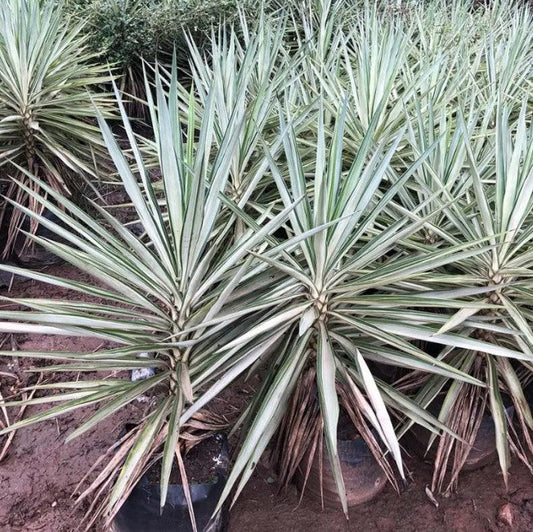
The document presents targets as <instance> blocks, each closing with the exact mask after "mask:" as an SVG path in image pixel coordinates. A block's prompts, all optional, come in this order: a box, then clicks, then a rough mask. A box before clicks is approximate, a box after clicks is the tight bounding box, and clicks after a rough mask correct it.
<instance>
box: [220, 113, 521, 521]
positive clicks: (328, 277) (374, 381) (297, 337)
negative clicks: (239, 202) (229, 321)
mask: <svg viewBox="0 0 533 532" xmlns="http://www.w3.org/2000/svg"><path fill="white" fill-rule="evenodd" d="M378 111H379V112H377V113H376V115H375V118H374V119H373V120H372V122H371V125H370V128H369V131H368V132H367V134H366V135H365V136H364V140H363V142H362V144H361V146H360V149H359V151H358V152H357V154H356V156H355V158H354V159H353V160H351V161H350V163H349V164H348V163H347V161H346V160H345V152H344V147H345V144H344V141H343V139H344V124H345V119H346V113H347V112H348V110H347V107H346V106H344V107H343V108H341V109H339V111H338V115H337V117H336V127H335V130H334V132H333V135H332V137H331V140H328V134H327V133H326V128H325V127H324V110H323V108H322V107H321V106H320V107H319V109H318V115H317V122H316V128H315V132H316V135H317V139H318V143H317V145H316V146H314V147H313V148H302V147H301V146H300V147H299V144H298V142H297V138H296V135H295V134H294V131H292V130H291V127H290V123H289V124H287V122H286V121H285V119H284V117H283V113H281V118H280V130H281V131H282V132H285V133H284V136H283V145H284V151H283V152H282V154H280V156H279V157H278V158H274V157H270V156H269V160H270V167H271V171H272V174H273V178H274V180H275V182H276V184H277V186H278V191H279V194H280V197H281V200H282V202H283V205H284V206H285V207H286V208H287V209H288V208H291V207H293V206H294V205H295V202H296V201H297V199H298V198H300V197H302V196H303V197H304V200H303V201H301V202H300V203H298V204H297V205H295V206H294V208H293V210H291V211H290V213H289V220H288V222H287V227H289V228H290V230H291V233H292V236H291V238H289V239H288V240H286V241H282V242H279V243H277V244H276V242H275V241H273V242H272V247H271V248H270V249H268V250H266V251H265V252H263V253H261V254H259V255H258V256H259V258H260V259H261V260H262V261H263V262H264V263H265V264H266V265H268V266H269V267H270V269H271V270H272V271H273V272H280V273H282V274H283V277H282V278H281V279H280V280H279V281H278V283H279V286H280V287H281V286H283V287H284V290H285V289H286V288H285V287H286V286H287V284H288V286H289V287H290V286H292V288H291V289H290V292H291V293H292V294H293V297H292V298H291V299H290V300H289V301H287V302H286V303H283V302H280V304H279V305H278V306H277V308H276V309H275V312H274V313H273V314H272V315H271V316H270V317H269V318H268V319H266V320H262V321H261V322H260V323H258V324H257V325H256V326H254V327H253V328H251V329H250V330H249V331H247V332H246V333H245V334H244V335H242V336H241V337H239V338H236V339H235V340H233V341H232V342H230V343H229V344H227V345H226V346H225V347H224V348H223V349H224V351H231V350H232V349H235V348H238V347H239V346H246V348H247V349H249V345H250V342H251V343H252V345H257V346H261V345H264V343H265V342H274V341H276V342H278V343H279V346H278V347H277V348H276V350H275V351H273V352H272V353H271V354H270V356H269V358H268V359H267V360H269V362H268V363H267V364H266V368H265V375H264V376H263V379H262V380H263V382H264V384H263V386H262V387H261V389H260V390H259V392H258V393H257V394H256V396H255V397H254V400H253V403H252V405H251V406H250V409H249V410H248V413H247V415H246V416H245V418H244V432H243V436H242V438H243V443H242V447H241V450H240V452H239V455H238V456H237V458H236V461H235V464H234V467H233V470H232V472H231V474H230V478H229V481H228V485H227V487H226V490H225V492H224V494H223V498H224V497H227V496H228V495H229V494H230V492H231V489H232V488H233V487H234V486H236V494H237V495H238V494H239V493H240V492H241V490H242V489H243V487H244V484H245V483H246V481H247V479H248V478H249V476H250V475H251V473H252V471H253V469H254V467H255V464H257V462H258V460H259V457H260V456H261V454H262V453H263V452H264V451H265V449H266V448H267V445H268V442H269V441H270V440H271V439H272V438H273V437H274V435H276V434H277V435H278V436H277V443H276V450H277V451H276V456H277V457H278V460H279V467H280V470H281V471H280V472H281V478H282V480H283V481H284V482H288V481H290V479H291V478H292V476H293V475H294V473H295V471H296V470H297V468H298V467H300V468H302V469H303V470H304V472H308V471H309V467H310V461H311V459H312V455H313V454H314V453H321V452H322V446H321V445H320V442H321V441H323V442H324V444H325V445H324V448H325V450H327V456H328V459H329V461H330V465H331V468H332V471H333V473H334V477H335V481H336V483H337V488H338V493H339V497H340V500H341V502H342V504H343V508H344V511H345V512H347V506H346V493H345V488H344V484H343V477H342V474H341V467H340V463H339V457H338V453H337V428H338V420H339V409H340V405H342V406H343V407H344V409H345V410H346V411H347V413H348V415H349V417H350V419H351V421H352V423H353V424H354V425H355V429H356V430H357V431H358V433H359V434H360V436H361V437H363V438H364V440H365V441H366V442H367V444H368V446H369V448H370V449H371V451H372V453H373V454H374V456H375V458H376V459H377V460H378V461H379V463H380V465H381V466H382V468H383V469H384V471H385V472H386V474H387V476H388V478H389V479H390V480H391V482H392V483H393V484H395V485H397V476H396V474H397V473H399V475H400V476H403V474H404V470H403V462H402V457H401V452H400V446H399V442H398V439H399V437H400V436H401V434H402V433H403V428H400V429H399V432H398V433H397V432H396V430H395V426H396V420H397V419H401V420H404V419H405V418H407V419H408V420H409V422H417V423H421V424H422V425H423V426H425V427H427V428H429V429H430V430H432V431H436V432H438V431H439V430H440V429H442V430H444V431H446V432H449V431H448V429H447V428H446V427H445V426H444V425H443V424H441V423H439V422H438V421H436V420H435V419H434V418H433V417H432V416H431V415H430V414H428V413H427V412H426V411H424V409H422V408H420V407H419V405H418V404H417V403H416V402H415V401H412V400H411V399H409V397H407V396H406V395H404V394H402V393H399V392H398V391H397V390H395V389H394V388H393V387H392V386H390V385H388V384H387V383H386V382H385V381H384V380H383V379H381V378H379V377H378V376H377V375H376V373H375V363H382V364H388V365H393V366H396V367H403V368H411V369H418V370H419V371H422V372H424V373H426V372H427V373H430V374H433V373H435V374H437V375H441V376H442V377H443V378H452V379H457V381H458V382H468V383H469V384H470V385H472V386H476V385H478V384H480V381H478V380H477V379H476V378H473V377H470V376H467V374H466V373H464V372H462V371H460V370H459V371H456V370H451V368H450V367H449V366H448V365H446V364H443V363H442V362H441V361H440V360H438V359H435V358H433V357H431V356H429V355H428V354H426V353H425V352H424V351H423V350H421V349H419V348H417V347H415V346H414V345H413V344H412V342H411V341H412V340H413V339H418V338H424V339H430V338H433V340H434V341H437V342H440V343H442V344H444V345H448V346H452V347H459V346H462V345H468V346H478V348H479V349H480V350H486V351H487V352H490V353H494V354H498V352H500V351H499V349H500V348H498V347H497V346H492V345H491V344H489V343H486V342H484V341H482V340H480V339H471V338H468V337H467V336H461V335H444V334H443V335H439V334H438V329H439V327H440V326H441V325H444V324H445V323H446V320H447V317H446V315H442V317H441V319H440V320H438V319H437V320H432V319H429V318H424V313H423V312H421V310H422V309H431V308H434V307H439V308H443V307H444V308H447V309H448V310H449V311H451V310H452V309H454V308H464V307H465V306H469V305H470V303H464V302H461V301H456V300H455V299H454V296H455V295H457V296H458V297H460V296H462V292H464V291H463V290H462V289H459V290H457V292H454V291H453V290H447V291H446V293H440V292H439V290H431V289H429V288H427V286H428V284H429V283H428V279H430V278H431V277H432V276H433V273H432V272H433V270H435V269H437V268H438V267H441V266H443V265H445V264H449V263H453V262H455V261H458V260H461V259H465V260H466V258H467V257H471V256H472V255H476V254H479V253H480V252H481V249H485V248H484V247H480V248H479V249H477V250H475V251H474V250H472V249H469V248H471V247H472V244H471V243H470V242H469V243H467V244H466V245H455V246H449V247H446V248H443V249H437V250H436V251H434V252H429V251H427V250H426V252H425V253H424V254H418V253H416V252H413V253H411V254H409V255H408V256H404V254H403V251H404V250H405V249H409V239H410V237H411V236H412V235H413V234H415V233H416V232H417V231H418V230H419V229H420V228H421V227H423V226H424V224H425V223H426V222H427V220H428V219H431V217H429V218H428V217H421V216H419V215H418V210H420V211H421V210H422V208H423V206H421V207H420V209H415V210H414V211H413V212H412V213H410V215H409V216H407V215H405V214H401V215H400V211H399V212H398V214H399V216H398V217H397V219H396V221H394V222H392V223H390V225H383V223H382V219H381V216H382V214H383V213H384V212H386V208H387V209H389V208H391V204H392V200H393V198H394V196H395V194H396V193H397V191H398V189H399V188H401V187H402V186H404V184H405V182H406V181H407V180H408V179H409V178H410V176H411V175H412V173H413V172H415V171H416V169H417V168H418V167H419V166H420V165H421V164H423V161H424V159H425V157H426V156H427V153H425V154H423V155H422V156H421V157H420V158H419V159H418V160H417V161H415V162H414V163H413V165H412V167H411V168H409V169H408V170H406V171H405V172H404V174H403V175H402V176H401V177H400V178H399V180H398V181H397V183H396V184H393V185H386V184H385V182H384V179H385V176H386V175H387V173H388V172H390V171H391V168H390V161H391V158H392V156H393V154H394V152H395V151H396V149H397V145H398V143H399V142H400V139H401V136H398V137H397V138H396V139H394V141H393V142H392V143H391V142H390V141H389V140H384V141H383V142H382V143H381V144H377V145H374V144H373V140H372V139H373V138H374V134H375V128H376V127H377V125H378V124H379V119H380V117H381V112H380V111H381V110H378ZM311 153H313V154H314V157H315V165H314V168H315V170H314V172H313V174H312V175H307V174H306V173H305V172H304V166H305V164H304V159H305V160H306V161H307V160H308V158H309V157H311V155H310V154H311ZM267 154H268V150H267ZM345 168H346V170H344V169H345ZM309 189H310V190H311V191H312V192H311V193H309V192H307V191H308V190H309ZM249 281H250V282H251V283H252V286H253V287H254V289H257V290H259V284H258V282H257V281H255V280H254V279H253V278H251V279H250V280H249ZM276 284H277V283H276ZM276 284H274V283H273V286H276ZM480 290H481V291H484V290H486V288H485V287H483V288H477V289H476V288H473V291H474V292H476V293H477V292H479V291H480ZM472 305H473V307H472V312H473V311H475V310H477V309H479V308H482V307H483V305H482V304H480V303H478V302H472ZM427 314H430V313H427ZM432 316H433V315H432ZM439 323H440V325H438V324H439ZM280 334H281V335H282V336H280ZM501 352H502V353H503V354H504V355H507V356H512V355H516V356H520V353H518V352H516V351H513V350H510V349H509V350H503V351H501ZM304 405H307V406H304ZM302 412H304V413H303V414H302ZM394 464H395V467H394ZM395 470H396V472H395Z"/></svg>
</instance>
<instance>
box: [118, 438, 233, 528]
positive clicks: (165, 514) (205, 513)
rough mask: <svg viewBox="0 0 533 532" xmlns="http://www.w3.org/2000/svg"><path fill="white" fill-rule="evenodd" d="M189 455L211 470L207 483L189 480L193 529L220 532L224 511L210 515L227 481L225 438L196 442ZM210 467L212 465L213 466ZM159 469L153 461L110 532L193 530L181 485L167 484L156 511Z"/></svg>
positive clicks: (185, 458)
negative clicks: (161, 508)
mask: <svg viewBox="0 0 533 532" xmlns="http://www.w3.org/2000/svg"><path fill="white" fill-rule="evenodd" d="M206 449H207V451H206ZM191 452H195V453H199V455H200V456H197V457H196V458H195V462H196V463H198V461H199V460H200V461H201V463H204V461H205V470H207V471H211V473H210V474H209V477H208V478H207V480H203V481H201V482H197V481H195V480H194V479H191V480H189V489H190V492H191V499H192V502H193V509H194V514H195V518H196V526H197V529H198V531H199V532H219V531H224V530H226V525H227V509H226V508H223V510H222V511H220V512H219V513H218V514H217V515H216V516H215V517H214V518H212V515H213V512H214V510H215V507H216V505H217V503H218V499H219V497H220V495H221V493H222V490H223V489H224V486H225V484H226V481H227V478H228V472H229V457H228V445H227V439H226V436H225V435H224V434H216V435H214V436H213V437H211V438H208V439H207V440H204V441H202V442H200V443H199V444H198V445H197V446H196V447H195V448H194V449H193V450H192V451H191ZM204 453H205V454H204ZM188 460H190V459H189V458H188V457H187V456H185V457H184V462H185V468H186V469H187V466H188ZM213 464H215V465H214V467H213ZM160 468H161V462H157V463H156V464H155V465H154V466H153V467H152V468H151V469H150V470H149V471H148V472H147V473H146V474H145V475H144V476H143V477H142V478H141V480H140V481H139V483H138V484H137V486H135V488H134V489H133V490H132V492H131V494H130V495H129V497H128V498H127V499H126V501H125V502H124V504H123V506H122V507H121V509H120V510H119V512H118V513H117V515H116V517H115V520H114V522H113V527H112V530H113V532H189V531H192V530H193V527H192V524H191V519H190V516H189V510H188V507H187V501H186V499H185V493H184V490H183V486H182V485H181V483H178V482H176V483H171V484H170V485H169V489H168V495H167V501H166V504H165V507H164V508H163V511H162V512H160V508H159V501H160V499H159V497H160V486H159V479H158V478H155V477H157V476H158V474H159V473H158V471H160ZM178 476H179V474H178ZM172 480H173V478H172V475H171V481H172Z"/></svg>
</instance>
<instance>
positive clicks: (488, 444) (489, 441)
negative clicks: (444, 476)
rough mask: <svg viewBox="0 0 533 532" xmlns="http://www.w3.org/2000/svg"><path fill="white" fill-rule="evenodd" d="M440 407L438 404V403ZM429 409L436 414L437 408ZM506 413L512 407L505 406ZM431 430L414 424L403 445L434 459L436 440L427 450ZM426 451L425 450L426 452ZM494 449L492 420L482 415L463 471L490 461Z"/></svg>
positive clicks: (421, 455)
mask: <svg viewBox="0 0 533 532" xmlns="http://www.w3.org/2000/svg"><path fill="white" fill-rule="evenodd" d="M439 408H440V405H439ZM430 411H431V412H432V413H433V414H435V415H438V409H436V411H435V409H433V408H430ZM506 411H507V415H509V416H510V417H511V418H512V417H513V414H514V408H513V407H512V406H509V407H507V408H506ZM430 436H431V432H430V431H429V430H427V429H425V428H424V427H421V426H420V425H415V426H413V428H412V429H411V430H410V431H409V433H408V434H406V435H405V437H404V438H403V440H402V443H403V444H404V445H405V447H406V448H407V449H409V450H411V451H413V452H414V453H415V454H416V455H417V456H419V457H420V458H429V459H431V460H434V459H435V456H436V454H437V446H438V441H435V442H434V443H433V445H432V447H431V449H429V451H427V446H428V444H429V439H430ZM426 451H427V452H426ZM497 454H498V453H497V450H496V432H495V428H494V421H493V419H492V416H491V415H490V414H486V415H484V416H483V419H482V420H481V424H480V425H479V430H478V433H477V436H476V439H475V440H474V445H473V446H472V449H471V450H470V452H469V453H468V457H467V458H466V461H465V463H464V465H463V468H462V469H463V471H474V470H476V469H479V468H480V467H483V466H486V465H488V464H490V463H492V462H493V461H494V460H495V459H496V456H497Z"/></svg>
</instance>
